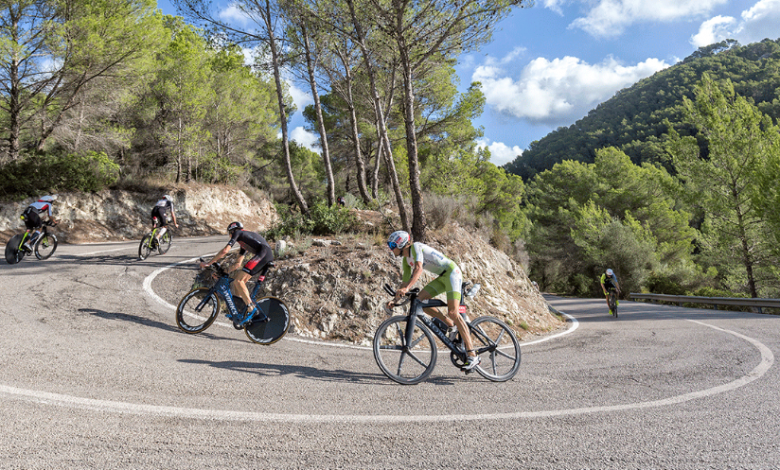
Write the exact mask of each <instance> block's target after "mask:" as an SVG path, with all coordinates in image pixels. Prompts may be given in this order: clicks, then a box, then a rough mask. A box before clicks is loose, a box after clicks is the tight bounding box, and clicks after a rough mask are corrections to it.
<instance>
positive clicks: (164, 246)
mask: <svg viewBox="0 0 780 470" xmlns="http://www.w3.org/2000/svg"><path fill="white" fill-rule="evenodd" d="M172 241H173V235H171V232H170V230H166V231H165V233H164V234H163V236H162V237H160V254H161V255H164V254H165V253H168V250H170V249H171V242H172Z"/></svg>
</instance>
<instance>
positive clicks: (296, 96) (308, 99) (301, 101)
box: [286, 80, 314, 112]
mask: <svg viewBox="0 0 780 470" xmlns="http://www.w3.org/2000/svg"><path fill="white" fill-rule="evenodd" d="M286 82H287V86H288V87H289V92H290V96H291V97H292V99H293V103H295V107H296V108H298V111H299V112H303V108H305V107H306V106H307V105H309V104H312V103H314V98H313V97H312V96H311V93H307V92H305V91H303V90H301V89H300V88H298V87H297V86H295V84H294V83H292V82H291V81H290V80H286Z"/></svg>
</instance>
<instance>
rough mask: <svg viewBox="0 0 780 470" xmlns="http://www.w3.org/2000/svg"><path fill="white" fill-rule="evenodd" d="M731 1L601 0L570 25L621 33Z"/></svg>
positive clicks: (555, 4)
mask: <svg viewBox="0 0 780 470" xmlns="http://www.w3.org/2000/svg"><path fill="white" fill-rule="evenodd" d="M727 1H728V0H653V1H648V0H598V1H597V2H596V3H595V6H594V7H593V8H591V9H590V11H588V12H587V14H586V15H585V16H584V17H581V18H577V19H576V20H574V21H573V22H572V23H571V25H570V27H571V28H581V29H583V30H585V31H586V32H588V33H589V34H591V35H593V36H601V37H608V36H618V35H620V34H622V33H623V32H624V31H625V30H626V28H628V27H629V26H630V25H632V24H634V23H640V22H647V21H654V22H669V21H675V20H678V19H690V18H691V17H697V16H702V15H706V14H708V13H709V12H711V11H712V9H713V8H715V7H716V6H718V5H721V4H724V3H726V2H727ZM546 3H548V4H549V5H546V6H547V7H548V8H550V9H552V10H554V11H558V10H559V9H560V7H559V6H558V4H559V2H557V1H553V0H548V1H547V2H546Z"/></svg>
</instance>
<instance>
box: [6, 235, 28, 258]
mask: <svg viewBox="0 0 780 470" xmlns="http://www.w3.org/2000/svg"><path fill="white" fill-rule="evenodd" d="M21 243H22V235H18V234H17V235H14V236H13V237H11V239H10V240H8V243H7V244H6V245H5V260H6V262H7V263H8V264H16V263H18V262H19V261H21V260H22V258H24V251H22V250H20V249H19V245H20V244H21Z"/></svg>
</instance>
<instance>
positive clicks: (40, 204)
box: [21, 194, 57, 251]
mask: <svg viewBox="0 0 780 470" xmlns="http://www.w3.org/2000/svg"><path fill="white" fill-rule="evenodd" d="M56 200H57V195H56V194H54V195H52V196H41V198H40V199H38V200H37V201H35V202H33V203H32V204H30V205H29V206H27V209H25V210H24V212H22V215H21V219H22V220H24V225H25V227H27V232H28V233H30V232H32V235H31V236H30V237H29V238H27V241H25V242H24V249H25V250H28V251H32V247H33V245H35V240H37V239H38V237H39V236H40V234H41V227H43V221H42V220H41V216H40V214H43V213H44V212H46V214H47V215H48V217H49V220H50V221H51V223H53V224H55V225H56V224H57V219H55V218H54V216H52V204H53V203H54V201H56Z"/></svg>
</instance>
